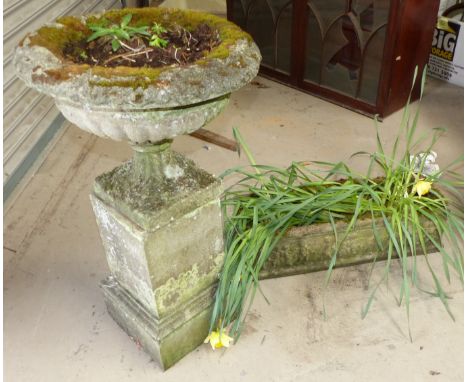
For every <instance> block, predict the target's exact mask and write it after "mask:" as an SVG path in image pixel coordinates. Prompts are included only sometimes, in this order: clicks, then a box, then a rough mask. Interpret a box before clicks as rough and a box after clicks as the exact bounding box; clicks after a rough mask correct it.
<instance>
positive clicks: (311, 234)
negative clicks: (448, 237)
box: [260, 218, 438, 279]
mask: <svg viewBox="0 0 468 382" xmlns="http://www.w3.org/2000/svg"><path fill="white" fill-rule="evenodd" d="M422 225H423V227H424V229H425V230H426V232H428V233H429V234H430V235H432V236H433V237H438V233H437V229H436V227H435V226H434V225H433V224H432V223H431V222H429V221H427V220H423V221H422ZM335 226H336V227H335V228H336V231H337V235H338V240H339V241H340V240H341V238H342V237H343V235H344V233H345V230H346V228H347V224H346V223H344V222H337V223H336V225H335ZM375 231H376V232H377V235H378V237H379V238H380V240H381V244H382V247H383V248H384V250H383V251H382V250H381V249H379V246H378V245H377V241H376V239H375V233H374V227H373V223H372V220H371V219H370V218H366V219H361V220H358V221H357V222H356V224H355V227H354V229H353V230H352V231H351V232H350V233H349V234H348V236H347V237H346V238H345V240H344V242H343V244H342V246H341V248H340V251H339V254H338V256H337V259H336V265H335V266H336V267H344V266H349V265H357V264H362V263H368V262H372V261H374V259H376V260H377V261H379V260H386V259H387V258H388V253H387V248H388V242H389V236H388V234H387V231H386V229H385V226H384V222H383V220H382V219H376V221H375ZM335 243H336V238H335V233H334V231H333V227H332V226H331V225H330V224H328V223H323V224H313V225H309V226H304V227H293V228H291V229H290V230H289V231H288V232H287V233H286V234H285V236H284V237H283V238H282V239H281V240H280V241H279V242H278V244H277V245H276V247H275V249H274V250H273V252H272V253H271V255H270V257H269V259H268V260H267V261H266V263H265V264H264V266H263V270H262V272H261V273H260V277H261V278H264V279H265V278H273V277H282V276H290V275H296V274H301V273H308V272H315V271H322V270H325V269H328V266H329V264H330V260H331V256H332V254H333V249H334V247H335ZM425 246H426V250H427V251H428V253H431V252H436V251H437V250H436V248H435V247H434V245H433V244H432V243H431V242H429V241H426V242H425ZM416 253H417V254H422V253H423V252H422V249H421V247H419V246H418V247H417V248H416ZM393 257H394V258H396V257H397V254H396V253H395V252H394V254H393Z"/></svg>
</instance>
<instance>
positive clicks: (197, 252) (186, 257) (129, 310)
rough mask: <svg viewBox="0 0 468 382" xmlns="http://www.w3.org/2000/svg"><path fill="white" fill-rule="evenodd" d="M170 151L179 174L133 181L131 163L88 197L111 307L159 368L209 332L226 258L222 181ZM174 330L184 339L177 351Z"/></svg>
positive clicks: (98, 182) (102, 181) (105, 178)
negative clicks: (102, 250)
mask: <svg viewBox="0 0 468 382" xmlns="http://www.w3.org/2000/svg"><path fill="white" fill-rule="evenodd" d="M171 155H172V156H173V158H174V157H175V158H176V159H175V160H173V162H172V166H173V167H174V166H177V174H179V175H178V176H177V177H176V178H174V177H172V178H171V177H168V178H167V179H162V180H161V178H160V179H158V182H155V181H153V180H152V179H150V180H149V181H147V182H145V181H141V179H136V180H135V179H133V178H132V176H133V175H132V163H131V162H128V163H125V164H123V165H122V166H120V167H118V168H116V169H114V170H112V171H111V172H109V173H106V174H103V175H101V176H100V177H98V178H97V179H96V182H95V186H94V192H93V193H92V195H91V201H92V205H93V209H94V212H95V214H96V219H97V222H98V226H99V230H100V234H101V238H102V241H103V245H104V248H105V252H106V257H107V262H108V265H109V269H110V272H111V279H109V280H111V281H106V282H104V283H103V290H104V292H105V293H104V294H105V297H106V304H107V306H108V308H109V312H110V313H111V315H112V317H114V319H115V320H116V321H117V322H118V323H119V325H120V326H122V327H123V328H124V329H125V330H126V331H127V332H128V333H129V334H130V335H131V336H132V337H134V338H135V339H136V340H137V341H139V342H140V343H141V344H142V346H143V347H144V348H145V349H146V350H147V351H148V352H149V353H150V354H151V355H152V356H153V358H155V359H156V360H158V361H159V362H161V365H162V366H163V367H164V368H166V367H168V366H169V365H171V364H172V363H173V362H175V361H176V360H177V359H179V358H180V357H182V356H183V354H186V353H187V352H189V351H191V350H193V349H194V348H195V347H196V346H198V345H199V344H200V343H201V342H202V341H203V339H204V338H205V337H206V335H207V332H208V327H209V314H208V311H209V310H210V307H211V305H212V303H213V293H214V288H215V286H216V283H217V280H218V274H219V271H220V269H221V266H222V262H223V259H224V252H223V250H224V245H223V224H222V215H221V207H220V195H221V193H222V185H221V182H220V181H219V180H218V179H216V178H215V177H213V176H211V175H209V174H208V173H206V172H205V171H203V170H201V169H198V168H197V167H196V166H195V165H194V163H193V162H191V161H189V160H188V159H186V158H183V157H182V156H180V155H179V154H176V153H173V154H171ZM173 158H172V159H173ZM174 163H175V164H174ZM171 171H172V170H171ZM140 311H141V312H140ZM144 328H145V329H144ZM191 328H192V329H193V330H192V329H191ZM195 328H196V329H195ZM200 328H201V329H200ZM143 332H144V333H146V334H144V336H143V334H141V333H143ZM179 332H183V333H185V334H184V335H185V336H186V338H185V339H184V341H186V344H185V345H184V346H183V349H182V350H177V351H176V350H174V349H173V346H175V345H173V342H172V339H173V338H178V334H176V333H179ZM202 332H203V333H202ZM140 334H141V336H140ZM140 337H141V338H140ZM202 337H203V338H202ZM174 343H175V342H174ZM167 349H171V350H170V354H166V353H165V352H166V351H168V352H169V350H167ZM182 353H183V354H182Z"/></svg>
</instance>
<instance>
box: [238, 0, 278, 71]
mask: <svg viewBox="0 0 468 382" xmlns="http://www.w3.org/2000/svg"><path fill="white" fill-rule="evenodd" d="M245 29H246V31H247V32H249V33H250V34H251V35H252V37H253V39H254V40H255V42H256V43H257V45H258V47H259V48H260V53H261V54H262V64H264V65H267V66H270V67H274V66H275V46H274V31H275V15H274V14H273V12H272V9H271V8H270V6H269V5H268V2H267V1H265V0H258V1H251V2H250V4H249V8H248V15H247V23H246V28H245Z"/></svg>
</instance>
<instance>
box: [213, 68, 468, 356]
mask: <svg viewBox="0 0 468 382" xmlns="http://www.w3.org/2000/svg"><path fill="white" fill-rule="evenodd" d="M416 75H417V70H416V73H415V76H414V80H413V86H414V82H415V79H416ZM424 79H425V71H424V73H423V80H422V84H424ZM422 93H423V85H422V88H421V96H422ZM419 112H420V104H419V103H418V104H417V105H416V111H415V113H414V115H413V116H412V115H411V110H410V107H409V99H408V102H407V104H406V107H405V109H404V112H403V118H402V122H401V125H400V128H399V132H398V135H397V137H396V139H395V141H394V143H393V147H392V150H391V152H390V153H387V152H385V151H384V148H383V145H382V143H381V138H380V133H379V126H378V123H377V121H376V120H375V127H376V141H377V149H376V151H375V152H373V153H367V152H358V153H355V154H354V155H366V156H367V157H368V158H369V165H368V169H367V172H366V174H360V173H358V172H356V171H353V170H352V169H351V168H350V167H349V166H348V165H346V164H345V163H343V162H339V163H329V162H318V161H309V162H294V163H292V164H291V165H290V166H289V167H288V168H286V169H283V168H277V167H272V166H264V165H257V164H256V163H255V160H254V158H253V156H252V154H251V152H250V151H249V149H248V147H247V145H246V143H245V141H244V140H243V138H242V136H241V134H240V133H239V131H238V130H237V129H234V136H235V138H236V139H237V141H238V143H239V145H240V147H241V148H242V149H243V151H244V152H245V154H246V156H247V157H248V159H249V162H250V166H247V167H237V168H234V169H231V170H228V171H226V172H225V173H224V174H223V175H222V177H226V176H231V175H236V176H240V177H241V179H240V180H239V181H237V183H235V184H234V185H233V186H231V187H230V188H228V189H227V190H226V192H225V194H224V197H223V200H222V207H223V212H224V216H225V253H226V256H225V261H224V264H223V268H222V270H221V273H220V277H219V285H218V289H217V291H216V297H215V304H214V309H213V313H212V318H211V328H210V335H209V336H208V338H207V340H210V342H212V341H211V340H212V339H216V338H221V337H223V336H228V335H229V336H232V337H233V338H234V339H235V340H237V339H238V337H239V335H240V333H241V330H242V324H243V322H244V320H245V317H246V314H247V312H248V310H249V308H250V306H251V304H252V301H253V298H254V296H255V294H256V291H257V290H258V291H260V293H262V290H261V287H260V284H259V274H260V271H261V269H262V267H263V265H264V264H265V262H266V261H267V259H268V257H269V256H270V254H271V252H272V250H273V249H274V248H275V245H276V244H277V243H278V241H279V240H281V238H282V237H283V236H284V234H285V233H286V232H287V230H288V229H289V228H291V227H295V226H306V225H310V224H317V223H328V224H330V225H331V227H332V228H333V231H334V233H335V244H334V246H333V250H332V253H330V254H329V255H330V259H331V260H330V263H329V266H328V269H327V271H326V273H325V280H324V283H325V285H327V284H328V282H329V280H330V276H331V273H332V270H333V268H334V266H335V264H336V260H337V257H338V256H340V248H341V246H342V245H343V242H344V241H345V239H346V237H347V236H348V234H349V233H350V232H351V231H352V230H353V229H354V227H355V224H356V222H357V220H358V219H359V218H360V217H371V219H372V222H373V228H374V229H373V231H374V238H375V241H376V243H377V246H378V248H379V250H380V251H381V252H382V253H386V254H387V258H386V260H385V265H384V270H383V272H382V275H381V276H380V278H379V281H378V282H377V283H376V284H375V285H373V286H371V289H370V294H369V298H368V301H367V303H366V304H365V306H364V308H363V310H362V316H363V317H365V316H366V314H367V313H368V311H369V308H370V306H371V304H372V301H373V299H374V295H375V292H376V291H377V289H378V287H379V286H380V285H381V283H382V282H384V281H385V280H388V276H389V272H390V264H391V259H392V258H394V257H397V259H398V262H399V264H400V267H401V287H400V296H399V302H400V304H403V305H404V306H405V309H406V315H407V318H408V331H409V336H410V338H411V333H410V330H409V327H410V326H409V315H410V290H411V287H412V286H415V287H416V288H418V289H420V290H423V289H422V288H421V286H420V284H419V280H418V272H419V270H418V266H417V262H416V254H417V251H419V252H420V253H422V255H423V256H424V259H425V264H426V265H427V267H428V269H429V272H430V274H431V275H432V280H433V291H426V290H423V291H424V292H427V293H430V294H432V295H434V296H437V297H439V298H440V300H441V302H442V303H443V304H444V306H445V308H446V310H447V312H448V313H449V315H450V316H451V317H452V318H453V315H452V313H451V312H450V309H449V306H448V303H447V298H448V297H447V294H446V292H445V291H444V289H443V287H442V285H441V282H440V278H441V276H440V275H438V274H436V271H435V270H434V268H433V266H432V265H431V258H429V256H428V250H427V244H428V243H430V244H432V246H433V247H435V248H436V249H437V250H438V251H439V253H440V256H441V258H442V263H443V271H444V276H445V278H446V279H447V280H448V281H449V282H450V281H451V275H452V274H453V272H455V274H456V275H457V276H458V278H459V279H460V280H461V281H462V282H463V261H464V260H463V244H462V242H463V204H462V193H461V191H460V190H461V188H462V187H463V178H462V176H461V175H459V174H457V173H456V172H454V171H452V168H453V167H454V166H456V165H457V164H459V163H460V162H462V161H463V158H459V159H457V160H456V161H454V162H453V163H451V164H450V165H448V166H446V167H445V168H442V169H440V168H439V167H438V166H437V164H436V163H435V158H436V154H435V152H434V151H433V148H434V145H435V143H436V142H437V140H438V139H439V138H440V136H441V133H442V132H443V130H442V129H439V128H437V129H434V132H433V134H432V137H431V136H427V137H424V136H423V137H417V138H416V134H415V133H416V127H417V123H418V118H419ZM424 142H426V143H427V145H426V148H425V149H424V150H422V151H420V152H418V153H417V154H415V155H414V154H413V153H415V151H416V150H417V148H418V147H420V146H421V144H422V143H424ZM398 152H402V154H399V155H398ZM312 166H316V167H319V169H314V168H313V167H312ZM375 171H378V172H379V173H380V176H379V177H378V178H373V177H372V176H371V174H374V173H375ZM377 219H379V220H380V219H381V220H383V222H384V226H385V229H386V232H387V234H388V237H389V240H388V244H386V246H385V247H384V244H383V242H384V240H382V238H381V237H380V235H379V232H378V230H377V228H376V222H377ZM338 221H342V222H345V223H346V230H345V233H344V235H340V237H338V234H337V231H336V223H337V222H338ZM426 221H429V222H431V223H432V224H433V225H434V226H435V228H436V232H437V235H434V234H431V233H429V232H427V231H426V230H425V229H424V228H423V222H426ZM443 239H444V240H446V243H448V244H449V246H448V247H450V250H449V249H447V248H446V247H444V246H443V245H442V240H443ZM376 257H377V254H376ZM374 261H375V260H374ZM372 269H373V267H372V268H371V272H372ZM262 294H263V293H262ZM264 297H265V296H264ZM265 298H266V297H265ZM267 301H268V300H267ZM224 338H225V337H224ZM229 338H230V337H229ZM215 342H216V341H215ZM229 342H230V341H224V343H227V344H228V345H229ZM212 346H213V348H216V347H221V346H223V343H221V341H219V343H216V344H213V343H212Z"/></svg>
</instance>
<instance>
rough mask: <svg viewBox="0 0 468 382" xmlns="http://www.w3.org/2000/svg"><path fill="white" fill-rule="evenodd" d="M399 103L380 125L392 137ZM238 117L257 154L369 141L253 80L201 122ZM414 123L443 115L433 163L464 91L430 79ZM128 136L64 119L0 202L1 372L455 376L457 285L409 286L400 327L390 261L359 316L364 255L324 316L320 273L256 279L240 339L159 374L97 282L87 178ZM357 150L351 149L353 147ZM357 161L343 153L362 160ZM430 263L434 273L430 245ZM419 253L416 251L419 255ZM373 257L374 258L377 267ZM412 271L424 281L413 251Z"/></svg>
mask: <svg viewBox="0 0 468 382" xmlns="http://www.w3.org/2000/svg"><path fill="white" fill-rule="evenodd" d="M400 115H401V114H400V113H396V114H394V115H392V116H390V117H388V118H387V119H386V120H385V122H384V124H383V127H382V131H383V136H384V144H385V145H386V146H390V145H391V142H392V139H393V137H394V135H395V133H396V130H397V128H398V125H399V121H400ZM233 126H238V127H239V128H240V130H241V131H242V133H243V134H244V136H245V138H246V140H247V142H249V143H250V146H251V149H252V151H253V153H254V155H255V157H256V158H257V161H258V162H259V163H264V164H273V165H287V164H289V162H291V161H292V160H306V159H307V160H329V161H337V160H346V159H347V158H348V157H349V155H351V154H352V153H353V152H355V151H358V150H373V149H374V148H375V141H374V130H373V129H374V127H373V122H372V120H371V119H369V118H367V117H364V116H362V115H359V114H357V113H354V112H351V111H348V110H346V109H344V108H341V107H338V106H335V105H333V104H330V103H328V102H325V101H322V100H320V99H318V98H315V97H311V96H309V95H305V94H303V93H301V92H298V91H296V90H293V89H290V88H287V87H284V86H282V85H279V84H276V83H274V82H271V81H267V80H265V79H262V78H259V79H257V82H254V83H253V84H251V85H248V86H246V87H245V88H244V89H242V90H241V91H239V92H237V93H236V94H234V95H233V96H232V101H231V103H230V105H229V107H228V110H226V111H225V112H224V113H223V114H222V115H221V116H219V117H218V118H217V119H216V120H215V121H213V122H212V123H211V124H210V125H209V126H208V128H209V129H212V130H213V131H215V132H217V133H219V134H223V135H225V136H231V128H232V127H233ZM420 126H421V128H420V130H421V131H428V130H430V129H431V128H433V127H438V126H445V127H447V129H448V131H447V134H446V136H444V137H443V138H442V140H441V141H440V143H439V144H438V146H437V147H436V151H437V152H438V154H439V163H440V164H441V165H443V164H446V163H448V162H450V161H451V160H452V159H454V158H456V157H457V156H458V155H460V154H461V153H462V152H463V89H462V88H457V87H454V86H449V85H446V84H443V83H441V82H438V81H435V80H430V81H429V84H428V87H427V91H426V95H425V98H424V100H423V105H422V114H421V118H420ZM174 148H175V149H176V150H177V151H179V152H182V153H184V154H186V155H187V156H188V157H190V158H192V159H193V160H195V161H196V162H197V163H198V164H199V165H200V166H201V167H203V168H205V169H207V170H209V171H211V172H213V173H215V174H219V173H220V172H222V171H223V170H224V169H226V168H228V167H231V166H234V165H238V164H239V163H243V162H245V158H244V157H242V158H241V159H239V158H238V156H237V155H236V154H235V153H233V152H230V151H227V150H225V149H222V148H219V147H216V146H214V145H211V144H206V143H205V142H202V141H199V140H197V139H195V138H192V137H188V136H187V137H179V138H177V139H176V140H175V143H174ZM130 155H131V150H130V148H129V146H128V145H127V144H125V143H118V142H112V141H108V140H104V139H100V138H97V137H94V136H91V135H89V134H87V133H84V132H82V131H80V130H79V129H78V128H76V127H73V126H69V127H67V128H66V129H65V131H64V132H63V134H62V135H61V137H60V138H59V139H58V140H57V142H56V144H55V146H54V147H53V149H52V150H51V151H50V153H49V154H48V156H47V158H46V160H45V162H44V163H43V164H42V166H41V167H40V168H39V170H38V171H37V173H36V174H35V175H34V176H33V177H32V178H30V179H29V180H28V181H27V183H25V184H23V189H22V191H21V192H17V194H16V195H15V196H14V198H12V199H11V200H9V201H8V203H7V205H6V210H5V216H4V231H5V232H4V377H5V380H6V381H15V382H20V381H34V382H41V381H47V382H55V381H57V382H58V381H60V382H63V381H87V382H91V381H99V382H102V381H139V382H144V381H178V382H181V381H191V382H193V381H202V380H203V381H256V382H258V381H431V380H434V381H461V380H462V379H463V289H462V285H461V283H460V282H459V281H458V280H454V282H452V284H451V285H449V286H447V289H448V291H450V296H451V297H452V299H451V300H450V307H451V309H452V311H453V314H454V315H455V317H456V321H455V322H452V321H451V320H450V318H449V316H448V315H447V313H446V312H445V310H444V308H443V306H442V304H441V303H440V302H439V301H438V300H437V299H434V298H431V297H430V296H428V295H425V294H422V293H421V292H418V291H417V290H413V291H412V298H413V300H412V305H411V329H412V335H413V342H410V340H409V339H408V335H407V321H406V316H405V310H404V309H403V308H400V307H398V305H397V302H396V299H397V296H398V291H399V289H398V288H399V284H398V275H399V269H398V264H397V263H396V262H395V264H394V267H393V270H392V277H391V279H390V281H389V286H388V288H386V287H383V288H381V289H380V290H379V291H378V292H377V300H376V301H375V303H374V305H373V307H372V308H371V311H370V314H369V316H368V317H367V318H366V319H365V320H361V318H360V312H361V308H362V307H363V305H364V304H365V302H366V301H367V297H368V293H369V291H368V290H366V288H365V284H366V275H367V272H368V270H369V266H368V265H362V266H356V267H351V268H346V269H339V270H336V271H335V273H334V277H333V281H332V282H331V284H330V285H329V288H328V290H327V292H326V301H325V306H326V308H327V314H328V319H327V320H326V321H325V320H324V319H323V318H322V316H321V311H322V283H323V279H324V274H323V272H319V273H313V274H306V275H300V276H294V277H287V278H281V279H276V280H267V281H263V282H262V288H263V290H264V292H265V294H266V295H267V296H268V298H269V300H270V303H271V304H270V305H268V304H267V303H266V302H265V301H264V300H263V298H262V297H261V296H260V295H258V296H257V298H256V300H255V302H254V304H253V307H252V310H251V313H250V315H249V317H248V319H247V324H246V328H245V331H244V333H243V336H242V337H241V339H240V341H239V342H238V344H237V345H235V346H234V347H232V348H230V349H228V350H227V351H216V352H213V351H212V350H211V348H210V347H209V346H208V345H204V346H201V347H199V348H198V349H197V350H195V351H194V352H193V353H191V354H189V355H188V356H187V357H185V358H184V359H182V360H181V361H180V362H179V363H178V364H176V365H175V366H174V367H173V368H171V369H169V370H168V371H167V372H165V373H162V371H161V370H160V369H159V367H158V366H157V364H155V363H154V362H152V361H151V360H150V358H149V357H148V356H147V355H146V354H145V353H144V352H143V351H142V350H141V349H139V348H138V347H137V346H136V345H135V344H134V343H133V342H132V341H131V340H130V339H129V338H128V337H127V335H126V334H125V333H124V332H122V331H121V330H120V329H119V328H118V327H117V325H116V324H115V323H114V322H113V321H112V319H111V318H110V317H109V315H108V314H107V312H106V308H105V305H104V300H103V297H102V295H101V292H100V290H99V288H98V283H99V280H101V279H102V278H104V277H105V276H106V275H107V272H108V271H107V266H106V262H105V257H104V251H103V248H102V246H101V242H100V238H99V235H98V231H97V226H96V223H95V220H94V215H93V212H92V210H91V205H90V202H89V198H88V194H89V192H90V189H91V184H92V182H93V179H94V178H95V177H96V176H97V175H98V174H100V173H102V172H104V171H107V170H110V169H111V168H113V167H115V166H117V165H118V164H120V163H121V162H122V161H124V160H125V159H127V158H129V157H130ZM361 159H362V158H361ZM361 159H358V158H357V159H353V161H352V163H353V164H354V165H355V166H356V168H358V169H364V162H362V160H361ZM433 257H434V258H433V261H434V262H435V263H436V266H435V267H436V269H437V271H438V272H439V273H440V274H441V273H442V272H441V269H442V268H441V266H440V263H438V261H437V256H436V255H433ZM420 260H422V259H420ZM381 269H382V268H381V266H379V265H378V266H377V269H376V271H374V274H375V275H378V274H379V271H380V270H381ZM419 269H420V270H421V271H422V272H421V278H422V279H423V281H424V280H425V281H428V280H429V275H428V272H426V270H425V268H424V267H423V264H422V262H421V267H420V268H419Z"/></svg>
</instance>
